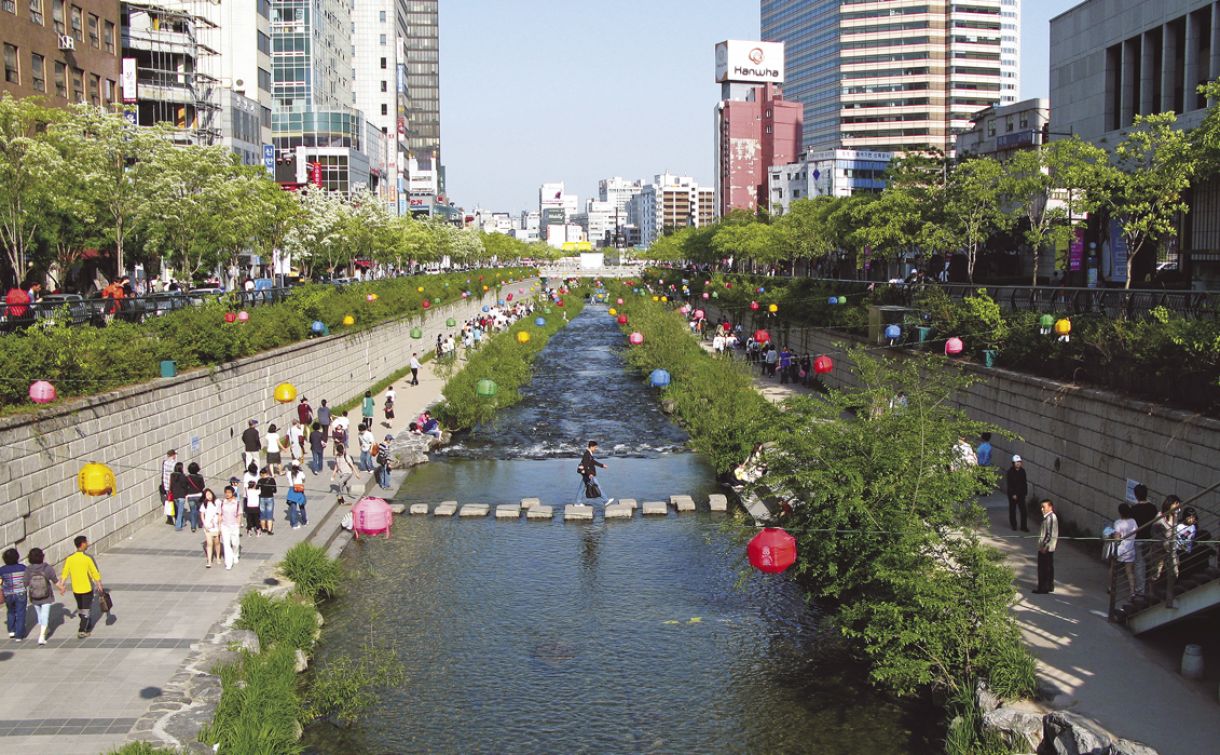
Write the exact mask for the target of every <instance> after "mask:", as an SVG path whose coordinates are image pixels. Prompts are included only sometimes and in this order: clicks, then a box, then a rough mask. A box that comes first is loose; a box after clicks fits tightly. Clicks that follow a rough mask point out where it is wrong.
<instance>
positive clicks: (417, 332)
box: [411, 328, 424, 339]
mask: <svg viewBox="0 0 1220 755" xmlns="http://www.w3.org/2000/svg"><path fill="white" fill-rule="evenodd" d="M411 337H412V338H416V339H419V338H423V337H424V331H423V329H422V328H411Z"/></svg>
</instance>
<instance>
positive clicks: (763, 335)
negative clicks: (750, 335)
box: [754, 330, 771, 343]
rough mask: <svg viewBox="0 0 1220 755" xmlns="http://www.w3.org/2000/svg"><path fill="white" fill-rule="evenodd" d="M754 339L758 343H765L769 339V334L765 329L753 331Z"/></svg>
mask: <svg viewBox="0 0 1220 755" xmlns="http://www.w3.org/2000/svg"><path fill="white" fill-rule="evenodd" d="M754 340H755V341H757V342H758V343H766V342H767V341H770V340H771V334H770V333H768V332H767V331H765V330H756V331H754Z"/></svg>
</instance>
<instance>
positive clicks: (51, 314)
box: [33, 294, 95, 325]
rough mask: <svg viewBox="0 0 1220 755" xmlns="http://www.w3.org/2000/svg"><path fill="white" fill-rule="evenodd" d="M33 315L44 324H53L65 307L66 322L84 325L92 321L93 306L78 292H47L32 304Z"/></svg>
mask: <svg viewBox="0 0 1220 755" xmlns="http://www.w3.org/2000/svg"><path fill="white" fill-rule="evenodd" d="M33 309H34V316H35V317H36V318H38V320H39V321H40V322H42V323H44V324H46V325H54V324H55V323H56V318H57V317H60V316H61V313H62V312H63V311H64V310H65V309H66V310H67V316H68V322H69V323H71V324H72V325H84V324H85V323H88V322H93V321H94V320H95V318H94V312H95V310H94V308H93V307H91V306H89V304H88V302H86V301H85V297H83V296H81V295H80V294H47V295H45V296H43V297H42V298H41V299H39V300H38V303H37V304H35V305H34V307H33Z"/></svg>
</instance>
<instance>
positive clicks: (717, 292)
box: [712, 291, 720, 299]
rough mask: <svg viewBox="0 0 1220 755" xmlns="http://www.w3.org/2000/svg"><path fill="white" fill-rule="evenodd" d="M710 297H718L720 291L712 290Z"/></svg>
mask: <svg viewBox="0 0 1220 755" xmlns="http://www.w3.org/2000/svg"><path fill="white" fill-rule="evenodd" d="M712 298H713V299H719V298H720V292H719V291H713V292H712Z"/></svg>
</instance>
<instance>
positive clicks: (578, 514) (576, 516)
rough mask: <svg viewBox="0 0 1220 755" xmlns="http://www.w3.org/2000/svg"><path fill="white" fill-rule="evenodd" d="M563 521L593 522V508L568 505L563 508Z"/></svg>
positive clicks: (575, 504) (576, 504) (574, 504)
mask: <svg viewBox="0 0 1220 755" xmlns="http://www.w3.org/2000/svg"><path fill="white" fill-rule="evenodd" d="M563 520H564V521H565V522H591V521H593V507H592V506H582V505H580V504H578V503H569V504H568V505H567V506H564V507H563Z"/></svg>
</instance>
